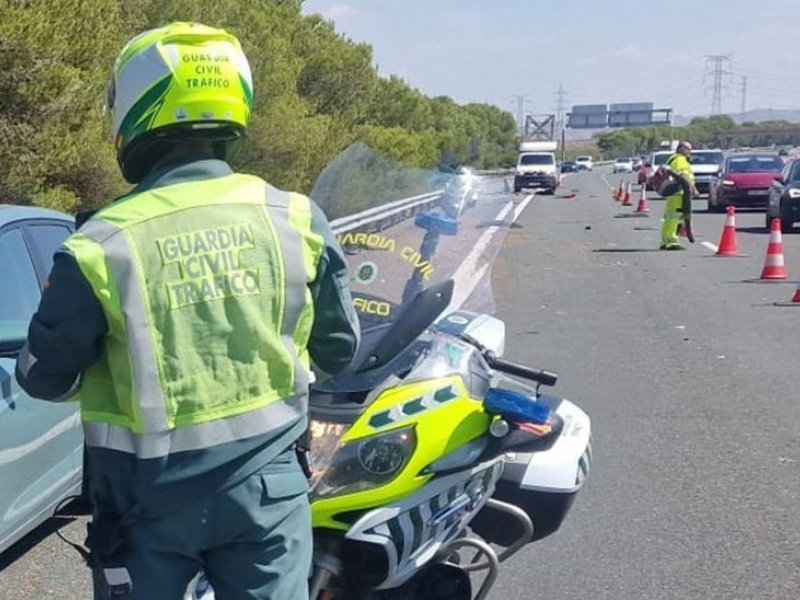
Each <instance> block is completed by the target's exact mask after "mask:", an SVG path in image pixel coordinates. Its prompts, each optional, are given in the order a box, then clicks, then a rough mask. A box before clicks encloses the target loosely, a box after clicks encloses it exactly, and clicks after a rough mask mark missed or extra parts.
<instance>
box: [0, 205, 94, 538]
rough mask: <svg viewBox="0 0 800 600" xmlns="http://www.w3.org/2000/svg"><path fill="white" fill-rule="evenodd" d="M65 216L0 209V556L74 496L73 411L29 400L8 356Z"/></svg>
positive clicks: (63, 232) (79, 441)
mask: <svg viewBox="0 0 800 600" xmlns="http://www.w3.org/2000/svg"><path fill="white" fill-rule="evenodd" d="M72 228H73V218H72V217H70V216H68V215H65V214H62V213H59V212H55V211H50V210H45V209H42V208H31V207H19V206H7V205H0V281H2V287H0V289H2V293H0V482H2V485H0V552H3V551H4V550H6V549H7V548H8V547H9V546H11V545H12V544H13V543H14V542H16V541H18V540H19V539H20V538H22V537H23V536H24V535H25V534H27V533H28V532H30V531H31V530H33V529H34V528H36V527H37V526H38V525H40V524H41V523H43V522H44V521H45V520H47V519H48V518H49V517H50V516H52V514H53V510H54V508H55V507H56V505H58V504H59V503H60V502H61V501H62V500H64V499H65V498H66V497H68V496H70V495H73V494H78V493H80V491H81V473H82V468H83V435H82V429H81V422H80V415H79V414H78V407H77V405H76V404H74V403H69V402H67V403H63V404H54V403H51V402H43V401H41V400H34V399H33V398H31V397H30V396H28V395H27V394H25V392H23V391H22V390H21V389H20V387H19V385H18V384H17V382H16V379H15V377H14V366H15V363H16V357H17V355H18V353H19V350H20V349H21V347H22V344H23V343H24V341H25V339H26V338H27V334H28V323H29V321H30V318H31V316H32V315H33V313H34V312H35V311H36V309H37V307H38V305H39V298H40V296H41V293H42V289H43V286H44V284H45V281H46V280H47V276H48V274H49V272H50V269H51V268H52V264H53V254H54V253H55V251H56V250H57V249H58V247H59V246H60V245H61V244H62V242H63V241H64V239H65V238H66V237H67V236H68V235H69V234H70V232H71V231H72Z"/></svg>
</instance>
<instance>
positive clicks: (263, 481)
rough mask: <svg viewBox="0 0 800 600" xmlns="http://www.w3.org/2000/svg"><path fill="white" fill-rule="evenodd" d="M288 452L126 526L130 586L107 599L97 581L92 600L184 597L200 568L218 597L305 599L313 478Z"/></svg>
mask: <svg viewBox="0 0 800 600" xmlns="http://www.w3.org/2000/svg"><path fill="white" fill-rule="evenodd" d="M291 455H292V456H294V452H293V451H292V452H291ZM287 456H288V453H284V454H282V455H281V456H280V457H279V459H278V461H276V462H275V463H271V464H269V465H267V466H265V467H264V470H262V471H261V472H259V473H256V474H254V475H252V476H250V477H249V478H247V479H245V480H244V481H243V482H241V483H239V484H238V485H236V486H234V487H232V488H230V489H228V490H225V491H221V492H219V493H218V494H217V495H215V496H213V497H211V498H207V499H204V500H201V501H199V502H196V503H192V504H190V505H189V506H188V507H187V508H185V509H183V510H181V511H179V512H177V513H174V514H170V515H168V516H165V517H163V518H161V519H156V520H142V521H138V522H136V523H135V524H134V525H133V526H131V527H130V528H129V529H127V530H126V533H125V552H124V557H125V561H124V562H125V566H126V568H127V569H128V571H129V573H130V577H131V579H132V581H133V590H132V593H130V594H128V595H125V596H116V597H114V598H113V599H110V598H109V597H107V596H106V595H104V592H103V591H102V586H98V585H95V600H183V599H184V594H185V592H186V588H187V585H188V584H189V582H190V581H191V580H192V578H193V577H194V576H195V575H196V574H197V572H198V570H199V569H201V568H202V569H203V570H204V572H205V574H206V577H207V578H208V580H209V581H210V582H211V585H212V586H213V588H214V596H215V599H216V600H306V599H307V598H308V576H309V570H310V568H311V556H312V552H313V541H312V535H311V509H310V507H309V502H308V482H307V480H306V477H305V475H304V474H303V472H302V470H301V468H300V466H299V464H298V462H297V459H296V457H294V459H293V460H292V459H289V460H285V459H286V457H287ZM281 459H284V461H283V462H281ZM97 578H98V575H97V574H95V580H97Z"/></svg>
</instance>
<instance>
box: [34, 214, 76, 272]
mask: <svg viewBox="0 0 800 600" xmlns="http://www.w3.org/2000/svg"><path fill="white" fill-rule="evenodd" d="M28 233H29V235H30V237H31V241H32V242H33V251H34V253H35V255H36V258H37V259H38V260H39V261H40V262H41V264H42V265H43V266H44V269H45V272H47V273H49V272H50V269H52V268H53V255H54V254H55V253H56V250H58V249H59V248H60V247H61V244H63V243H64V240H65V239H67V237H68V236H69V234H70V233H71V232H70V230H69V229H68V228H67V227H66V226H62V225H52V224H51V225H31V226H29V227H28Z"/></svg>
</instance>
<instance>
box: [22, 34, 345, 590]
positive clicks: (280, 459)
mask: <svg viewBox="0 0 800 600" xmlns="http://www.w3.org/2000/svg"><path fill="white" fill-rule="evenodd" d="M252 98H253V90H252V79H251V73H250V68H249V66H248V62H247V59H246V57H245V55H244V53H243V52H242V49H241V47H240V44H239V42H238V40H237V39H236V38H235V37H233V36H232V35H230V34H229V33H227V32H226V31H223V30H220V29H215V28H211V27H206V26H203V25H199V24H190V23H173V24H171V25H167V26H165V27H162V28H159V29H155V30H151V31H147V32H145V33H143V34H141V35H139V36H137V37H135V38H134V39H133V40H131V41H130V42H129V43H128V44H127V45H126V46H125V47H124V48H123V50H122V52H121V54H120V55H119V57H118V59H117V61H116V63H115V66H114V70H113V75H112V77H111V79H110V83H109V87H108V91H107V107H108V109H109V110H110V112H111V115H112V117H113V134H114V138H115V143H116V150H117V157H118V161H119V165H120V167H121V170H122V173H123V175H124V176H125V178H126V179H127V180H128V181H129V182H131V183H136V184H137V185H136V187H135V188H134V189H133V190H132V191H131V192H130V193H129V194H127V195H125V196H123V197H121V198H119V199H117V200H115V201H114V202H112V203H110V204H109V205H107V206H105V207H104V208H103V209H101V210H100V211H98V212H97V213H96V214H94V215H93V216H91V217H90V218H89V219H88V220H87V221H86V222H85V223H84V224H83V225H82V226H81V227H80V228H79V229H78V231H77V232H76V233H75V234H74V235H72V236H71V237H70V238H69V239H68V240H67V241H66V243H65V244H64V246H63V247H62V249H61V250H60V252H58V253H57V254H56V256H55V263H54V267H53V271H52V273H51V276H50V281H49V285H48V287H47V289H46V290H45V291H44V294H43V296H42V300H41V305H40V307H39V310H38V312H37V313H36V315H35V316H34V318H33V321H32V323H31V325H30V331H29V338H28V343H27V345H26V347H25V348H24V350H23V352H22V353H21V355H20V357H19V360H18V364H17V378H18V379H19V381H20V384H21V385H22V386H23V387H24V388H25V389H26V390H27V391H28V392H29V393H30V394H31V395H33V396H36V397H39V398H43V399H46V400H52V401H62V400H65V399H67V398H69V397H71V396H73V395H74V394H76V393H77V398H78V399H79V400H80V405H81V414H82V419H83V424H84V431H85V438H86V445H87V457H86V465H85V467H86V476H87V477H88V482H89V488H90V490H91V497H92V500H93V503H94V514H93V519H92V523H91V525H90V530H89V536H88V538H87V545H88V546H89V548H90V550H91V551H92V558H91V562H92V564H93V573H94V581H95V598H98V599H105V598H109V597H114V598H118V597H122V598H126V599H146V600H161V599H164V600H173V599H174V600H179V599H182V598H183V594H184V591H185V590H186V587H187V583H188V582H189V581H190V580H191V579H192V577H193V576H194V575H195V574H196V573H197V571H198V569H200V568H202V569H204V571H205V572H206V574H207V576H208V578H209V580H210V581H211V583H212V585H213V586H214V588H215V592H216V597H217V599H218V600H239V599H251V598H258V599H266V598H270V599H271V600H297V599H299V598H306V597H307V595H308V592H307V576H308V573H309V568H310V560H311V553H312V542H311V518H310V517H311V515H310V510H309V505H308V499H307V491H308V484H307V479H306V477H305V475H304V473H303V470H302V469H301V465H300V464H299V461H298V458H297V454H296V452H295V442H296V440H298V438H299V437H300V436H301V435H302V434H303V433H304V432H305V430H306V427H307V388H308V385H309V378H310V373H311V372H312V361H313V365H314V367H313V368H314V369H317V370H319V371H323V372H326V373H335V372H337V371H339V370H341V369H342V368H344V367H345V366H346V365H347V364H348V363H349V362H350V361H351V359H352V357H353V356H354V354H355V352H356V348H357V345H358V340H359V331H358V325H357V323H358V321H357V318H356V315H355V312H354V309H353V305H352V298H351V296H350V292H349V290H348V287H347V281H348V276H347V268H346V264H345V261H344V258H343V254H342V252H341V249H340V248H339V246H338V244H337V242H336V240H335V238H334V236H333V234H332V232H331V229H330V225H329V224H328V223H327V221H326V219H325V217H324V215H323V214H322V212H321V211H320V209H319V208H318V207H317V206H316V205H315V204H314V203H313V202H311V201H310V200H309V199H308V198H306V197H305V196H302V195H300V194H295V193H289V192H285V191H281V190H278V189H276V188H274V187H272V186H270V185H269V184H267V183H266V182H265V181H263V180H262V179H259V178H258V177H254V176H250V175H243V174H237V173H234V172H233V171H232V170H231V168H230V167H229V166H228V162H227V161H228V160H229V159H230V158H231V157H232V156H233V153H234V152H235V149H236V147H237V145H238V144H239V142H240V141H241V140H242V138H243V137H244V135H245V132H246V129H247V126H248V120H249V117H250V111H251V107H252Z"/></svg>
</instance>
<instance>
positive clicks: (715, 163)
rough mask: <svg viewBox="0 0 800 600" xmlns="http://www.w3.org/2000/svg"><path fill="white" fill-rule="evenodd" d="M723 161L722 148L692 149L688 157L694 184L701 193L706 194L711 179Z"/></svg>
mask: <svg viewBox="0 0 800 600" xmlns="http://www.w3.org/2000/svg"><path fill="white" fill-rule="evenodd" d="M724 161H725V155H724V154H723V153H722V150H693V151H692V155H691V156H690V157H689V162H690V163H691V166H692V173H693V174H694V185H695V187H696V188H697V191H698V192H700V193H701V194H708V193H709V190H710V189H711V181H712V180H713V179H714V178H715V177H716V176H717V174H718V173H719V170H720V169H721V168H722V163H723V162H724Z"/></svg>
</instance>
